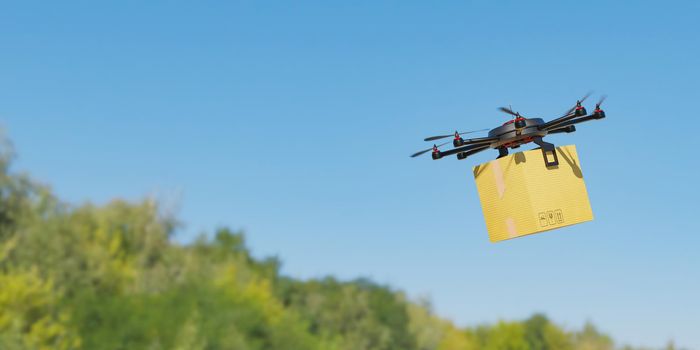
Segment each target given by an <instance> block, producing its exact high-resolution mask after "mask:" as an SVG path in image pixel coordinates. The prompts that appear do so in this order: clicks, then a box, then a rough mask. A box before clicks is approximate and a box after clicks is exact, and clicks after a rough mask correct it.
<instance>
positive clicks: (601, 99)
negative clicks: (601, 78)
mask: <svg viewBox="0 0 700 350" xmlns="http://www.w3.org/2000/svg"><path fill="white" fill-rule="evenodd" d="M606 98H608V95H603V96H601V97H600V101H598V103H596V104H595V109H600V105H602V104H603V102H605V99H606Z"/></svg>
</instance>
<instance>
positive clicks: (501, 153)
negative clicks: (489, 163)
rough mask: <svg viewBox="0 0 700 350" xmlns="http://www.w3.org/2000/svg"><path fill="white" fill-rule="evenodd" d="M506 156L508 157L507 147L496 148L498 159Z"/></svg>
mask: <svg viewBox="0 0 700 350" xmlns="http://www.w3.org/2000/svg"><path fill="white" fill-rule="evenodd" d="M507 155H508V148H507V147H498V158H503V157H505V156H507ZM498 158H497V159H498Z"/></svg>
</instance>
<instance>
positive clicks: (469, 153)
mask: <svg viewBox="0 0 700 350" xmlns="http://www.w3.org/2000/svg"><path fill="white" fill-rule="evenodd" d="M489 148H491V147H490V146H481V147H474V148H472V149H470V150H469V151H466V152H462V153H457V159H459V160H462V159H467V157H470V156H472V155H475V154H477V153H479V152H481V151H485V150H487V149H489Z"/></svg>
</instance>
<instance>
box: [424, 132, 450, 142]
mask: <svg viewBox="0 0 700 350" xmlns="http://www.w3.org/2000/svg"><path fill="white" fill-rule="evenodd" d="M450 136H454V134H449V135H439V136H430V137H426V138H425V139H424V140H423V141H434V140H439V139H444V138H445V137H450Z"/></svg>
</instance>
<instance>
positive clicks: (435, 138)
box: [423, 129, 488, 141]
mask: <svg viewBox="0 0 700 350" xmlns="http://www.w3.org/2000/svg"><path fill="white" fill-rule="evenodd" d="M487 130H488V129H481V130H473V131H465V132H460V133H457V131H455V134H457V135H464V134H471V133H475V132H480V131H487ZM455 134H449V135H438V136H430V137H426V138H425V139H424V140H423V141H433V140H439V139H444V138H445V137H450V136H454V135H455Z"/></svg>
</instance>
